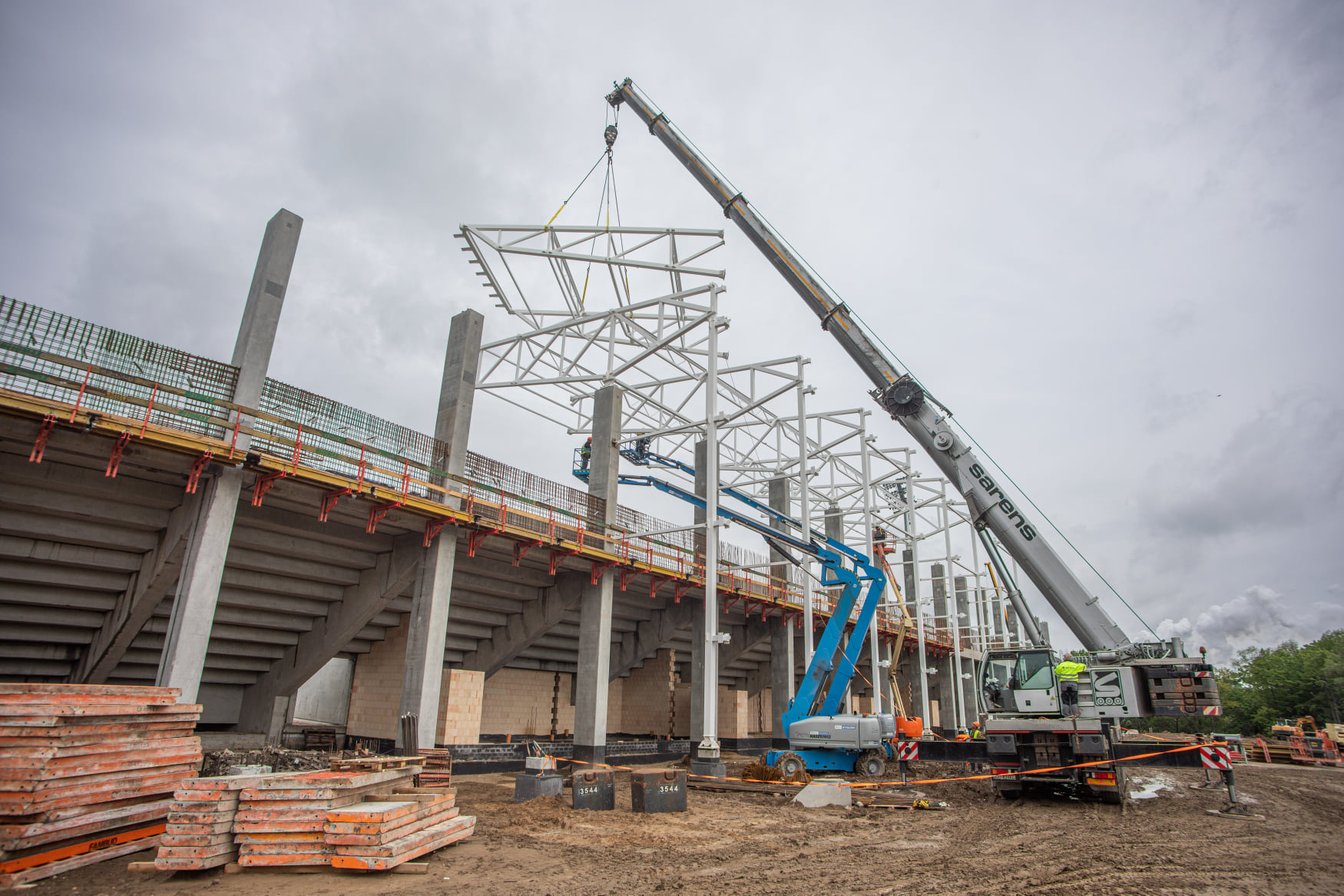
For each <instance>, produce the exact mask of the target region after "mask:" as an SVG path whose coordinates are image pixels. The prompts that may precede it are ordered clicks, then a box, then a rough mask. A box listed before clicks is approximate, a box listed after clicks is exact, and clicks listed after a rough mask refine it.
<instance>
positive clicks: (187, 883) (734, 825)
mask: <svg viewBox="0 0 1344 896" xmlns="http://www.w3.org/2000/svg"><path fill="white" fill-rule="evenodd" d="M740 764H741V763H740V762H739V763H734V764H733V765H736V766H740ZM731 767H733V766H732V765H730V768H731ZM893 768H894V766H893ZM920 771H921V772H922V773H925V774H927V773H928V771H929V767H928V765H922V766H920ZM939 771H940V772H943V773H946V772H958V771H961V770H960V769H959V768H956V767H953V768H948V767H942V768H940V769H939ZM1236 775H1237V781H1238V784H1239V789H1240V791H1241V796H1242V798H1243V799H1244V800H1245V801H1246V802H1247V803H1248V804H1250V808H1251V809H1252V811H1254V812H1255V813H1258V814H1260V815H1263V816H1264V820H1245V819H1228V818H1220V817H1215V816H1213V815H1210V814H1208V811H1207V810H1209V809H1217V808H1219V807H1221V806H1223V805H1224V804H1225V798H1224V793H1225V792H1223V791H1203V790H1195V789H1192V788H1191V785H1193V784H1197V783H1200V782H1202V781H1203V774H1202V773H1200V772H1198V771H1191V770H1166V769H1137V770H1135V771H1134V772H1133V773H1131V777H1130V783H1129V793H1130V799H1129V800H1128V801H1127V802H1126V804H1125V805H1124V807H1123V809H1121V807H1118V806H1113V805H1103V804H1099V803H1094V802H1079V801H1071V800H1069V799H1060V798H1054V799H1024V800H1017V801H1012V802H1006V801H1003V800H999V799H996V798H995V797H993V796H992V795H991V794H990V792H989V785H988V784H987V783H986V782H953V783H947V784H939V785H934V786H926V787H922V788H920V789H921V792H922V794H923V795H924V796H925V797H927V798H929V799H936V800H943V801H946V802H947V803H948V808H947V809H946V810H943V811H923V810H918V811H911V810H908V809H876V808H874V809H860V808H852V809H840V808H829V809H810V810H809V809H804V808H801V807H799V806H797V805H794V804H792V803H791V802H790V801H789V800H788V799H787V798H785V797H774V796H767V795H760V794H746V793H709V792H704V791H699V790H692V791H691V792H690V794H689V797H688V810H687V811H686V812H685V813H678V814H658V815H636V814H634V813H632V812H631V811H630V788H629V783H628V780H627V779H626V778H625V777H624V776H622V777H620V778H618V787H617V808H616V811H614V812H575V811H573V810H571V809H570V808H569V805H568V800H569V792H568V791H566V792H565V795H564V797H563V798H552V799H546V800H537V801H534V802H531V803H522V804H515V803H514V802H512V798H513V776H512V775H503V774H494V775H478V776H461V777H459V778H458V779H457V789H458V805H460V806H461V807H462V811H463V812H464V813H470V814H472V815H475V816H477V818H478V819H479V821H478V823H477V827H476V834H475V836H474V837H472V838H471V839H470V840H468V841H466V842H464V843H460V844H457V845H455V846H451V847H448V848H446V849H443V850H441V851H440V852H438V853H436V854H434V855H432V856H430V857H428V863H429V868H428V872H427V873H425V874H360V873H357V872H331V871H327V872H322V873H319V874H302V875H300V874H285V873H278V872H270V871H244V872H242V873H237V874H226V873H224V872H223V871H221V870H218V869H216V870H214V871H209V872H199V873H179V874H176V875H168V874H163V873H153V874H145V873H131V872H129V871H127V870H126V862H125V861H124V860H114V861H109V862H105V863H103V864H100V865H95V866H91V867H88V868H85V869H82V870H79V871H75V872H70V873H68V874H65V875H62V876H60V877H57V878H54V879H51V880H46V881H42V882H40V883H38V884H35V885H33V887H32V889H33V890H34V891H36V892H37V893H42V894H48V893H49V894H70V896H76V894H77V896H119V894H164V896H170V894H174V896H175V894H186V896H191V894H203V893H209V894H211V896H234V894H237V896H255V894H257V893H268V894H281V896H324V894H333V896H334V894H340V896H364V894H367V896H391V894H397V893H415V894H439V893H442V894H449V893H452V894H458V893H484V894H503V896H507V894H526V896H546V894H555V896H560V894H589V893H593V894H626V893H660V892H675V893H682V894H713V896H725V894H732V893H751V894H784V893H807V894H812V893H844V894H856V896H857V894H885V893H908V892H919V893H921V894H928V896H934V894H955V896H964V894H967V893H977V894H978V893H990V894H998V893H1002V894H1022V893H1026V894H1032V896H1048V894H1056V893H1057V894H1070V896H1080V894H1111V893H1116V894H1118V893H1125V894H1130V893H1132V894H1143V896H1155V894H1186V896H1189V894H1210V896H1212V894H1220V896H1224V894H1243V893H1244V894H1256V896H1262V894H1264V893H1275V894H1291V893H1312V894H1320V893H1330V892H1339V891H1340V883H1341V879H1342V878H1344V769H1324V768H1322V769H1317V768H1305V767H1293V766H1266V765H1260V764H1251V765H1240V766H1238V767H1237V770H1236ZM1135 797H1138V798H1135ZM152 855H153V854H152V853H144V854H141V855H137V856H132V857H131V858H132V859H133V860H146V859H150V858H152Z"/></svg>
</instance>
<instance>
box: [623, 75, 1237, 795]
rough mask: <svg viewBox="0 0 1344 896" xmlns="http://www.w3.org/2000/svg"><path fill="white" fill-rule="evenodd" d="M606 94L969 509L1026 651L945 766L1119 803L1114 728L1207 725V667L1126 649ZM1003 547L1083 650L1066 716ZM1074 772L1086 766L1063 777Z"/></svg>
mask: <svg viewBox="0 0 1344 896" xmlns="http://www.w3.org/2000/svg"><path fill="white" fill-rule="evenodd" d="M614 87H615V89H614V90H613V91H612V92H611V93H610V94H608V96H607V102H608V103H610V104H611V105H612V106H613V107H619V106H621V105H625V106H627V107H629V109H630V111H631V112H632V113H633V114H634V115H635V116H636V117H638V118H639V120H640V121H641V122H643V123H644V124H645V125H646V126H647V127H648V129H649V132H650V133H651V134H652V135H654V136H655V137H657V138H658V139H659V140H660V141H661V142H662V143H663V145H664V146H666V147H667V149H668V150H670V151H671V152H672V154H673V156H674V157H675V158H676V159H677V161H679V162H680V163H681V164H682V165H683V166H685V168H686V170H687V171H689V172H690V173H691V176H692V177H693V178H695V180H696V181H697V182H698V183H699V184H700V185H701V186H702V187H704V188H705V190H707V191H708V192H709V194H710V195H711V196H712V197H713V198H714V201H715V202H717V203H718V205H719V207H720V209H721V210H722V211H723V214H724V216H725V217H727V218H730V219H731V220H733V221H734V222H736V223H737V225H738V226H739V227H740V228H741V229H742V231H743V233H745V234H746V236H747V238H748V239H749V240H750V241H751V242H752V244H753V245H755V246H756V247H757V248H758V249H759V250H760V251H761V252H762V253H763V254H764V255H765V257H766V259H767V260H768V261H769V262H770V263H771V265H773V266H774V268H775V269H776V270H777V271H778V272H779V273H780V274H781V275H782V276H783V277H784V279H785V280H786V281H787V282H788V284H789V285H790V286H791V287H792V288H793V289H794V291H795V292H797V294H798V296H799V297H800V298H801V299H802V300H803V303H804V304H805V305H807V307H808V309H810V310H811V311H812V313H813V314H815V315H816V316H817V318H818V320H820V322H821V328H822V329H823V330H824V331H826V332H828V333H830V334H831V336H832V337H834V338H835V340H836V341H837V342H838V343H839V344H840V346H841V348H843V349H844V351H845V352H846V354H848V355H849V357H850V359H851V360H852V361H853V362H854V363H855V364H856V365H857V366H858V368H859V369H860V370H861V371H862V372H863V374H864V375H865V376H866V377H867V378H868V381H869V383H870V384H871V389H870V390H869V395H870V396H871V397H872V398H873V400H875V401H876V402H877V404H878V405H879V406H881V408H882V409H883V410H884V411H886V412H887V413H888V414H890V415H891V417H892V418H893V419H894V420H896V421H897V422H898V423H900V424H901V425H902V426H903V427H904V428H905V430H906V431H907V432H908V433H909V434H910V437H911V438H912V439H913V440H914V442H915V443H916V445H918V446H919V448H920V449H921V450H922V451H923V453H924V454H926V455H927V456H928V457H929V458H931V459H932V460H933V462H934V463H935V464H937V466H938V469H939V470H940V471H941V472H942V474H943V476H944V477H946V478H947V480H948V481H949V482H950V483H951V484H952V486H953V487H954V488H956V490H957V491H958V492H959V493H960V494H961V496H962V497H963V498H964V499H965V501H966V506H967V508H968V510H969V513H970V517H971V522H972V524H973V525H974V527H975V530H976V532H977V534H978V537H979V538H980V540H981V541H982V542H983V544H984V545H985V547H986V549H987V551H988V555H989V557H990V560H991V562H992V563H993V565H994V568H995V570H996V571H997V573H998V575H999V577H1000V579H1001V580H1002V581H1003V582H1004V584H1005V587H1006V591H1007V594H1008V598H1009V600H1010V602H1011V603H1012V605H1013V607H1014V609H1015V610H1016V613H1017V616H1018V619H1019V621H1020V622H1021V623H1022V627H1023V629H1024V631H1025V635H1026V639H1027V640H1028V641H1029V642H1030V646H1027V647H1025V648H1009V649H1000V650H992V651H989V652H988V653H987V655H986V656H985V658H984V660H983V662H982V663H981V664H980V676H979V683H980V690H981V694H982V697H983V701H984V703H983V705H984V709H985V714H986V724H985V729H984V732H985V733H984V742H983V743H971V744H962V743H959V744H942V745H940V747H942V748H943V750H942V751H941V752H944V753H946V754H948V755H947V758H983V759H984V760H985V761H987V762H988V764H989V765H990V767H991V769H992V770H993V771H994V772H996V773H997V775H998V776H997V777H996V778H995V779H994V780H995V786H996V790H997V792H999V793H1000V794H1002V795H1012V794H1016V793H1017V792H1020V791H1021V790H1023V789H1025V788H1029V787H1034V786H1048V787H1055V788H1058V787H1061V786H1062V787H1064V788H1066V789H1070V790H1072V791H1075V792H1089V791H1090V792H1092V793H1095V794H1097V795H1099V796H1101V797H1102V798H1103V799H1108V800H1114V801H1119V800H1120V799H1121V798H1122V797H1123V794H1124V778H1123V773H1122V771H1121V768H1122V766H1119V765H1116V764H1114V762H1113V761H1111V762H1104V763H1103V764H1095V763H1097V762H1098V761H1102V760H1114V759H1116V758H1119V757H1120V756H1121V754H1122V752H1123V750H1122V748H1121V747H1120V745H1118V744H1117V742H1116V741H1117V737H1116V730H1117V727H1118V722H1119V720H1120V719H1123V718H1130V717H1137V716H1151V715H1166V716H1181V717H1189V716H1199V715H1218V714H1219V713H1220V712H1221V710H1220V705H1219V702H1218V689H1217V684H1216V683H1215V681H1214V678H1213V673H1212V667H1211V666H1210V665H1208V663H1207V662H1205V661H1204V659H1203V658H1202V656H1201V657H1198V658H1193V657H1188V656H1186V654H1185V650H1184V646H1183V645H1182V643H1181V641H1180V640H1179V639H1170V640H1166V641H1156V640H1155V641H1148V642H1136V641H1131V640H1130V639H1129V638H1128V637H1127V636H1126V635H1125V633H1124V632H1123V631H1122V630H1121V629H1120V627H1119V626H1118V625H1117V624H1116V623H1115V621H1114V620H1112V619H1111V617H1110V615H1109V614H1107V612H1106V611H1105V609H1103V608H1102V606H1101V604H1100V602H1099V600H1098V598H1097V597H1095V596H1093V595H1092V594H1090V593H1089V592H1088V589H1087V588H1086V587H1085V586H1084V585H1083V583H1082V582H1081V581H1080V580H1079V579H1078V577H1077V576H1076V575H1074V573H1073V572H1072V570H1070V569H1069V567H1068V566H1067V565H1066V564H1065V563H1064V562H1063V560H1061V559H1060V557H1059V555H1058V554H1057V553H1056V552H1055V551H1054V549H1053V548H1051V547H1050V545H1049V543H1048V542H1047V540H1046V538H1045V536H1044V533H1043V532H1042V531H1041V530H1040V528H1038V527H1037V525H1036V524H1035V523H1034V522H1033V521H1032V520H1031V519H1030V518H1029V517H1028V515H1027V513H1026V511H1025V510H1024V509H1023V508H1022V506H1020V505H1019V504H1018V502H1016V501H1015V500H1014V499H1013V498H1012V497H1011V496H1010V495H1008V494H1007V493H1006V492H1005V490H1004V488H1003V486H1002V484H1001V483H1000V481H999V480H998V479H997V478H996V476H995V474H994V473H993V472H991V470H990V467H989V465H987V464H986V463H985V462H983V461H982V460H981V459H980V458H979V457H977V456H976V454H975V453H974V452H973V451H972V450H971V447H970V446H969V445H968V444H967V442H966V441H965V440H963V438H962V437H961V436H960V435H959V434H958V433H957V432H956V430H955V429H954V428H953V426H952V424H951V413H950V411H948V409H947V408H946V406H945V405H943V404H942V403H941V402H939V401H938V400H937V399H935V398H934V397H933V396H932V395H931V394H929V392H928V391H927V390H926V389H925V387H924V386H923V384H922V383H920V382H919V381H918V380H916V379H915V377H914V376H912V375H911V374H910V373H909V371H905V370H901V369H900V368H899V367H898V366H897V365H896V363H895V361H894V360H893V359H892V358H891V357H890V356H889V354H888V353H887V352H885V351H884V350H883V349H882V348H881V342H880V340H878V339H876V338H874V337H873V336H871V335H870V334H869V332H868V331H867V330H866V329H865V327H864V325H863V324H862V323H861V321H860V320H859V319H858V317H857V316H856V315H855V314H853V313H852V312H851V311H850V308H849V306H848V305H847V304H846V303H845V302H844V301H842V300H841V298H840V297H839V296H838V295H836V294H835V293H834V291H833V290H832V289H831V288H830V286H829V285H827V283H826V281H825V280H823V279H822V278H821V277H820V276H819V275H818V274H817V273H816V272H815V271H814V270H813V269H812V268H811V267H810V266H809V265H808V263H807V262H806V261H805V260H804V259H803V258H802V257H801V256H800V255H799V254H798V253H797V252H796V251H795V250H794V249H793V248H792V247H791V246H790V245H789V243H788V241H787V240H785V239H784V238H783V237H782V235H781V234H779V233H778V232H777V231H776V230H775V229H774V227H773V226H772V225H771V224H770V223H769V222H768V221H766V220H765V218H764V217H763V216H761V215H760V214H759V213H758V212H757V211H756V209H755V208H754V207H753V206H752V205H751V203H750V202H748V201H747V198H746V196H745V195H744V194H743V193H742V191H741V190H739V189H738V188H737V187H735V186H734V185H733V184H732V183H731V182H730V181H729V180H728V178H727V177H725V176H724V175H723V173H722V172H720V171H719V170H718V169H717V168H716V167H715V166H714V164H713V163H712V162H711V161H710V160H709V159H708V158H706V157H705V156H704V155H703V154H702V153H701V152H700V150H699V149H697V148H696V146H695V145H694V144H693V143H692V142H691V141H690V140H688V139H687V138H686V137H685V135H684V134H682V132H681V131H680V129H678V128H677V127H676V126H675V125H673V124H672V122H671V121H669V120H668V117H667V116H666V115H665V114H664V113H663V112H662V110H660V109H659V108H658V107H657V106H655V105H654V104H653V103H652V102H651V101H650V100H649V98H648V97H647V96H646V95H645V94H644V93H643V91H641V90H640V89H639V88H638V87H637V86H635V84H634V82H633V81H631V80H630V79H629V78H626V79H625V80H623V81H620V82H617V83H616V84H615V85H614ZM1000 546H1001V547H1002V549H1003V551H1006V552H1007V553H1008V554H1009V555H1010V556H1011V557H1012V558H1013V559H1014V560H1016V561H1017V565H1018V566H1019V567H1020V568H1021V569H1022V570H1023V571H1024V572H1025V573H1026V575H1027V577H1028V578H1029V579H1030V580H1031V582H1032V583H1033V584H1034V585H1035V586H1036V588H1037V589H1038V590H1039V591H1040V593H1041V594H1042V595H1043V596H1044V597H1045V599H1046V600H1047V601H1048V602H1049V603H1050V606H1051V607H1052V608H1053V609H1054V610H1055V612H1056V613H1057V614H1058V615H1059V617H1060V618H1061V619H1062V620H1063V622H1064V624H1065V625H1067V626H1068V628H1069V630H1070V631H1071V632H1072V633H1073V634H1074V635H1075V636H1076V637H1077V638H1078V640H1079V642H1080V643H1081V644H1082V645H1083V647H1084V648H1085V650H1086V651H1087V655H1086V666H1087V668H1086V669H1085V671H1083V672H1082V673H1081V674H1080V675H1079V677H1078V682H1077V693H1076V701H1074V700H1069V701H1068V706H1065V704H1064V701H1063V700H1062V699H1061V698H1062V697H1064V696H1066V694H1065V691H1066V690H1068V691H1070V693H1068V694H1067V696H1069V697H1074V696H1075V695H1074V694H1073V693H1071V690H1072V683H1064V684H1061V682H1059V681H1058V680H1057V678H1056V675H1055V671H1054V670H1055V665H1056V656H1055V654H1054V652H1053V651H1052V650H1051V648H1050V646H1049V644H1047V643H1046V641H1045V638H1043V637H1042V634H1041V631H1040V628H1039V627H1038V626H1037V624H1036V621H1035V616H1033V614H1032V613H1031V612H1030V610H1029V609H1028V607H1027V606H1026V604H1025V602H1024V600H1023V598H1022V594H1021V592H1020V590H1019V589H1018V588H1017V586H1016V583H1015V582H1014V579H1013V577H1012V575H1011V571H1010V569H1009V567H1008V565H1007V563H1006V562H1005V561H1004V559H1003V556H1002V554H1001V553H1000ZM808 724H809V720H808V718H806V717H804V718H801V719H795V720H793V722H792V725H790V726H789V728H790V738H791V740H792V739H793V731H792V729H793V728H795V727H797V728H798V729H799V733H800V734H802V733H804V730H805V729H806V728H807V727H808ZM933 752H934V751H929V754H924V745H921V754H922V756H921V758H937V757H936V756H934V755H931V754H932V753H933ZM790 755H791V756H792V755H793V754H790ZM1190 756H1191V754H1189V753H1185V754H1177V755H1176V757H1175V758H1173V762H1172V764H1182V765H1185V764H1191V758H1190ZM1193 761H1194V762H1195V763H1197V762H1198V760H1197V759H1194V760H1193ZM1080 763H1092V764H1089V765H1088V766H1087V767H1083V768H1077V767H1073V766H1077V765H1079V764H1080Z"/></svg>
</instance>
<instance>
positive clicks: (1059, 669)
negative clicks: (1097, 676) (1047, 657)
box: [1055, 660, 1087, 681]
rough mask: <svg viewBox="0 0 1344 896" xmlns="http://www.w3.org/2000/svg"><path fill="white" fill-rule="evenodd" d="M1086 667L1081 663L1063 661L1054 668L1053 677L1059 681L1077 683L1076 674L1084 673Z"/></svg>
mask: <svg viewBox="0 0 1344 896" xmlns="http://www.w3.org/2000/svg"><path fill="white" fill-rule="evenodd" d="M1086 669H1087V666H1085V665H1083V664H1082V663H1075V662H1073V661H1072V660H1064V661H1063V662H1062V663H1060V664H1059V665H1058V666H1056V667H1055V677H1056V678H1058V679H1059V680H1060V681H1077V680H1078V673H1079V672H1083V671H1086Z"/></svg>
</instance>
